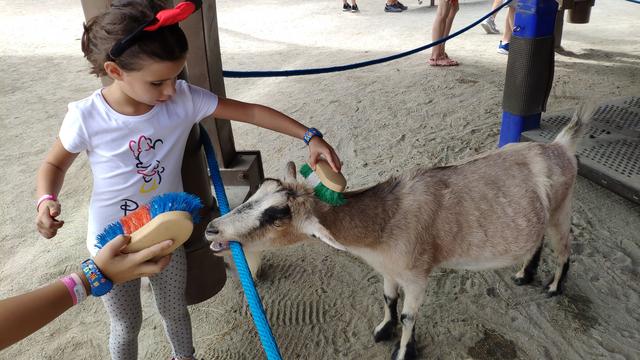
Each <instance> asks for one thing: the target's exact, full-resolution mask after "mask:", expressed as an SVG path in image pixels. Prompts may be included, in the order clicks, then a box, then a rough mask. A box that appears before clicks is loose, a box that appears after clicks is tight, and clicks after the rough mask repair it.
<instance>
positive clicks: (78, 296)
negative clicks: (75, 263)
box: [60, 273, 87, 305]
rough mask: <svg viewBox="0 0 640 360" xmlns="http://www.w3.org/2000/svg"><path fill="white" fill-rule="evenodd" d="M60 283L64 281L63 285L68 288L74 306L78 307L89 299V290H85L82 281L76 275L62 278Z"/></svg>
mask: <svg viewBox="0 0 640 360" xmlns="http://www.w3.org/2000/svg"><path fill="white" fill-rule="evenodd" d="M60 281H62V283H63V284H64V285H65V286H66V287H67V290H69V295H71V299H72V300H73V305H76V304H77V303H80V302H82V301H83V300H84V299H86V298H87V290H86V289H85V288H84V284H83V283H82V280H81V279H80V277H79V276H78V275H77V274H76V273H73V274H71V275H67V276H65V277H63V278H60Z"/></svg>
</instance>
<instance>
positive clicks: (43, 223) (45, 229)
mask: <svg viewBox="0 0 640 360" xmlns="http://www.w3.org/2000/svg"><path fill="white" fill-rule="evenodd" d="M60 211H61V209H60V203H59V202H57V201H54V200H45V201H43V202H42V203H41V204H40V207H38V216H37V217H36V226H37V227H38V232H40V234H41V235H42V236H44V237H45V238H46V239H51V238H52V237H54V236H56V234H57V233H58V229H60V228H61V227H62V225H64V221H61V220H57V219H56V217H57V216H59V215H60Z"/></svg>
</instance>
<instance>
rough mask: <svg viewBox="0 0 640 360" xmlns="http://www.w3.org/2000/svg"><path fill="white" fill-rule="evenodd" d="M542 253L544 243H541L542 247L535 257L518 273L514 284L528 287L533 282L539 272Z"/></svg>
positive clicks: (534, 254) (537, 250)
mask: <svg viewBox="0 0 640 360" xmlns="http://www.w3.org/2000/svg"><path fill="white" fill-rule="evenodd" d="M541 252H542V241H540V246H538V248H537V249H536V252H534V253H533V256H531V258H529V260H528V261H527V262H525V263H524V265H523V266H522V269H520V271H518V272H517V273H516V274H515V275H514V276H513V277H512V279H513V282H514V283H515V284H516V285H518V286H520V285H527V284H530V283H531V282H532V281H533V277H534V276H535V275H536V273H537V272H538V265H539V264H540V253H541Z"/></svg>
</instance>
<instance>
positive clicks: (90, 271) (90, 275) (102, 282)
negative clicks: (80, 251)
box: [82, 259, 113, 296]
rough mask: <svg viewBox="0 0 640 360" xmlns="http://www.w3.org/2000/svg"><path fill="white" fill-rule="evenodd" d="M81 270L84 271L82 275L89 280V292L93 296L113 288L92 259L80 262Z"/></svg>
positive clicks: (100, 294)
mask: <svg viewBox="0 0 640 360" xmlns="http://www.w3.org/2000/svg"><path fill="white" fill-rule="evenodd" d="M82 272H84V276H86V277H87V280H89V284H90V285H91V294H92V295H93V296H102V295H104V294H106V293H108V292H109V291H111V288H113V283H112V282H111V280H109V279H107V277H106V276H104V275H102V272H100V269H98V267H97V266H96V263H95V262H94V261H93V259H87V260H85V261H83V262H82Z"/></svg>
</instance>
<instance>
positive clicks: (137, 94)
mask: <svg viewBox="0 0 640 360" xmlns="http://www.w3.org/2000/svg"><path fill="white" fill-rule="evenodd" d="M185 62H186V59H180V60H176V61H157V60H156V61H151V60H149V61H146V62H145V63H144V65H143V67H142V69H141V70H139V71H128V72H126V71H122V73H121V76H120V79H118V80H119V81H120V84H119V85H120V86H119V87H120V89H121V90H122V91H123V92H124V93H125V94H127V96H129V97H130V98H132V99H134V100H135V101H137V102H140V103H143V104H146V105H149V106H154V105H157V104H159V103H162V102H165V101H167V100H169V99H171V97H172V96H173V95H174V94H175V93H176V80H177V78H178V74H180V72H181V71H182V69H183V68H184V64H185Z"/></svg>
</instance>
